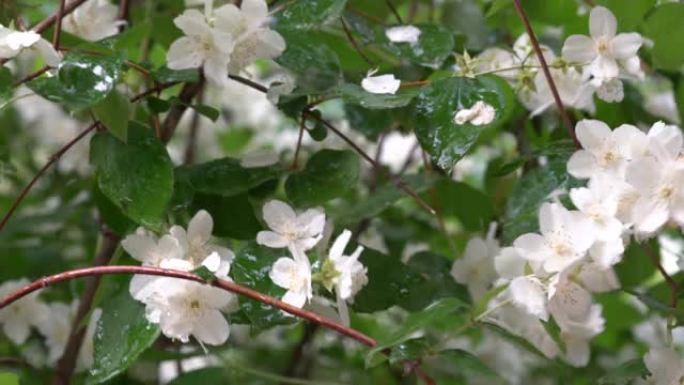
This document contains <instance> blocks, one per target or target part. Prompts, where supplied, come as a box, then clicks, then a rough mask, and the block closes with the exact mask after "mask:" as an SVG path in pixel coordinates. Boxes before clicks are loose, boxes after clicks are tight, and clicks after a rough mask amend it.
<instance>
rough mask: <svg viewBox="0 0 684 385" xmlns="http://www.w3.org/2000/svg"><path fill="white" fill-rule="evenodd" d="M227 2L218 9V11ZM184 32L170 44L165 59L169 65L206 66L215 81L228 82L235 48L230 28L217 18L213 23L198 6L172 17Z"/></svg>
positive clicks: (174, 68)
mask: <svg viewBox="0 0 684 385" xmlns="http://www.w3.org/2000/svg"><path fill="white" fill-rule="evenodd" d="M225 7H228V5H225V6H223V7H221V8H219V9H217V10H216V12H217V13H218V12H219V11H220V10H221V9H222V8H225ZM173 22H174V24H176V26H177V27H178V28H180V29H181V31H183V33H184V34H185V36H183V37H181V38H179V39H177V40H176V41H174V42H173V44H171V47H169V51H168V52H167V54H166V61H167V65H168V67H169V68H171V69H173V70H182V69H189V68H199V67H203V69H204V74H205V75H206V76H207V78H209V79H210V80H212V81H213V82H215V83H216V84H225V82H226V80H227V78H228V62H229V61H230V54H231V52H232V50H233V35H232V34H231V28H230V26H229V25H226V24H224V23H223V22H222V19H221V18H217V21H216V23H215V24H214V25H213V26H212V25H210V23H209V20H207V18H206V17H205V16H204V15H203V14H202V13H201V12H200V11H198V10H195V9H188V10H186V11H185V12H183V13H182V14H181V15H180V16H178V17H176V18H175V19H174V20H173Z"/></svg>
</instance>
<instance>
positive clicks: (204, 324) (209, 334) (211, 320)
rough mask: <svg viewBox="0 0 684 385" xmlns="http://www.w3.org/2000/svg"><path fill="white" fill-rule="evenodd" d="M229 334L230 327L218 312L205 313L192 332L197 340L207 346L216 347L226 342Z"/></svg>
mask: <svg viewBox="0 0 684 385" xmlns="http://www.w3.org/2000/svg"><path fill="white" fill-rule="evenodd" d="M229 334H230V325H228V321H226V319H225V317H223V314H221V312H219V311H218V310H212V311H205V313H204V315H203V317H202V318H200V319H199V320H197V324H196V325H195V328H194V329H193V331H192V335H193V336H195V338H197V339H198V340H200V341H201V342H204V343H205V344H207V345H214V346H216V345H221V344H223V343H224V342H226V341H227V340H228V335H229Z"/></svg>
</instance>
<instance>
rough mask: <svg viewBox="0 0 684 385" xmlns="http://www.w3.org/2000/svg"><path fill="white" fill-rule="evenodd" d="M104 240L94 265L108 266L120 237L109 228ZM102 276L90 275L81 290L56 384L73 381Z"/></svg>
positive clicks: (57, 369)
mask: <svg viewBox="0 0 684 385" xmlns="http://www.w3.org/2000/svg"><path fill="white" fill-rule="evenodd" d="M102 234H103V242H102V246H101V248H100V251H99V252H98V254H97V256H96V257H95V261H94V262H93V266H96V267H97V266H106V265H107V264H109V261H110V260H111V258H112V255H114V252H115V251H116V248H117V247H118V245H119V237H118V236H116V235H114V234H113V233H111V232H109V231H108V230H106V229H105V230H103V231H102ZM100 278H101V277H100V276H92V277H88V281H87V282H86V284H85V287H84V288H83V292H81V298H80V300H79V303H78V309H77V310H76V316H75V317H74V320H73V322H72V324H71V334H69V339H68V340H67V343H66V345H65V347H64V352H63V353H62V357H61V358H60V359H59V361H57V366H56V368H55V374H54V377H53V379H52V383H53V384H54V385H68V384H69V383H71V376H72V375H73V373H74V369H75V368H76V360H77V359H78V355H79V352H80V351H81V346H82V345H83V339H84V338H85V333H86V329H85V328H84V327H83V323H84V322H83V321H84V320H85V318H86V317H87V316H88V314H90V311H91V309H92V307H93V300H94V299H95V293H96V292H97V289H98V287H99V286H100Z"/></svg>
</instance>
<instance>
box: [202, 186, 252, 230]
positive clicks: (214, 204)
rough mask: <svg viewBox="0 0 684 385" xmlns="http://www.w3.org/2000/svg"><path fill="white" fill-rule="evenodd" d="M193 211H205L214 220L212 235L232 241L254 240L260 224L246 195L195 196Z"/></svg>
mask: <svg viewBox="0 0 684 385" xmlns="http://www.w3.org/2000/svg"><path fill="white" fill-rule="evenodd" d="M192 205H193V208H194V210H193V211H198V210H200V209H204V210H207V211H208V212H209V214H211V217H212V218H214V235H216V236H219V237H229V238H233V239H242V240H249V239H254V238H255V237H256V234H257V233H258V232H259V230H261V223H259V220H258V219H257V217H256V215H255V214H254V208H253V207H252V204H251V203H250V202H249V198H248V196H247V194H246V193H241V194H237V195H232V196H227V197H224V196H221V195H212V194H201V193H198V194H195V196H194V199H193V203H192Z"/></svg>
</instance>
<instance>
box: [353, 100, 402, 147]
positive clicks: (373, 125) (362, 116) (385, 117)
mask: <svg viewBox="0 0 684 385" xmlns="http://www.w3.org/2000/svg"><path fill="white" fill-rule="evenodd" d="M344 112H345V115H346V116H347V119H348V120H349V126H350V127H351V128H352V129H354V130H356V131H358V132H360V133H362V134H363V135H365V136H366V137H367V138H368V139H370V140H377V139H378V136H379V135H380V134H381V133H382V132H385V131H387V130H389V129H390V127H391V125H392V122H394V116H393V114H392V112H393V111H392V110H371V109H367V108H363V107H361V106H358V105H356V104H349V103H347V104H345V105H344Z"/></svg>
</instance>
